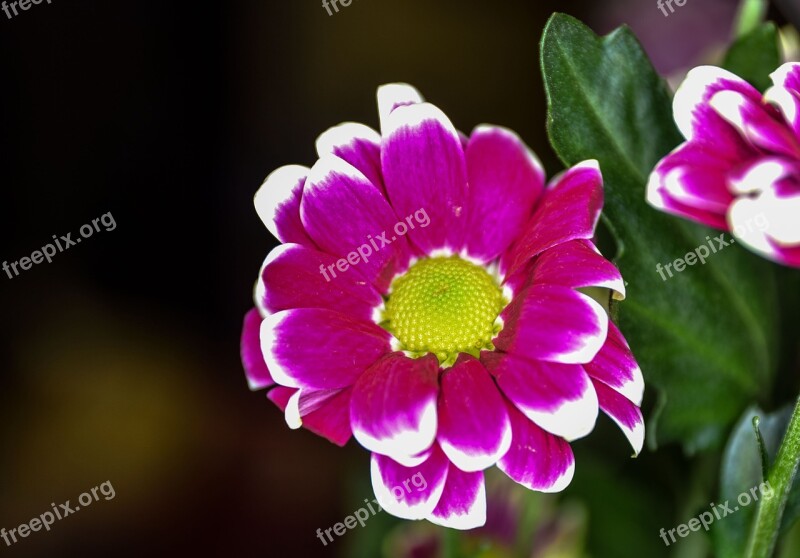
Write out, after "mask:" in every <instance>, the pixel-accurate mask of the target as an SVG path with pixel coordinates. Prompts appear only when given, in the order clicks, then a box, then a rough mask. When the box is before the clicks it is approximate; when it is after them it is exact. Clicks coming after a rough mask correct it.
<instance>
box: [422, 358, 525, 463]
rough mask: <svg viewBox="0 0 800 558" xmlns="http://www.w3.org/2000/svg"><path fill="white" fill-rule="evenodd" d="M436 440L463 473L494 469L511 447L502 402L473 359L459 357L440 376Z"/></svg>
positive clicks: (491, 382)
mask: <svg viewBox="0 0 800 558" xmlns="http://www.w3.org/2000/svg"><path fill="white" fill-rule="evenodd" d="M438 410H439V433H438V436H437V439H438V441H439V445H440V446H441V447H442V450H443V451H444V453H445V455H447V457H448V458H449V459H450V461H452V462H453V463H454V464H455V465H456V466H457V467H459V468H460V469H461V470H463V471H482V470H483V469H486V468H487V467H491V466H492V465H494V464H495V463H496V462H497V460H498V459H499V458H500V457H502V456H503V454H504V453H505V452H506V451H508V447H509V445H510V444H511V423H510V422H509V420H508V412H507V411H506V406H505V401H503V398H502V396H501V395H500V393H499V392H498V391H497V386H495V385H494V382H493V381H492V378H491V376H489V373H488V372H487V371H486V369H485V368H484V367H483V365H482V364H481V363H480V362H479V361H477V360H476V359H475V358H473V357H468V356H467V355H461V357H459V361H458V362H456V364H455V366H453V367H452V368H451V369H449V370H445V372H444V374H443V375H442V389H441V394H440V396H439V407H438Z"/></svg>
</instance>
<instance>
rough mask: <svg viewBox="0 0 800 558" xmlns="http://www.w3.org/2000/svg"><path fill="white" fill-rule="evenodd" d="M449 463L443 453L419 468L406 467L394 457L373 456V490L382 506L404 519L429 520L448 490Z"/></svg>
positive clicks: (431, 456)
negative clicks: (446, 484)
mask: <svg viewBox="0 0 800 558" xmlns="http://www.w3.org/2000/svg"><path fill="white" fill-rule="evenodd" d="M448 469H449V462H448V461H447V457H445V455H444V453H442V450H440V449H439V448H438V447H435V446H434V448H433V451H432V452H431V455H430V457H429V458H428V459H427V460H426V461H425V462H423V463H421V464H420V465H417V466H415V467H404V466H403V465H400V464H399V463H397V462H396V461H393V460H392V459H391V458H389V457H387V456H385V455H380V454H377V453H373V454H372V463H371V473H372V489H373V490H374V491H375V497H376V498H377V500H378V504H380V506H381V507H382V508H383V509H385V510H386V511H388V512H389V513H391V514H392V515H394V516H397V517H400V518H402V519H425V518H426V517H428V516H429V515H430V514H431V513H432V512H433V510H434V508H436V504H438V503H439V499H440V498H441V497H442V492H443V491H444V485H445V481H446V480H447V475H448Z"/></svg>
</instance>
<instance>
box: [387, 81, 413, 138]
mask: <svg viewBox="0 0 800 558" xmlns="http://www.w3.org/2000/svg"><path fill="white" fill-rule="evenodd" d="M423 102H424V99H423V98H422V94H421V93H420V92H419V91H417V89H416V88H415V87H413V86H411V85H408V84H407V83H388V84H386V85H382V86H380V87H378V116H379V117H380V122H381V131H382V132H383V133H384V135H385V134H386V125H387V120H388V118H389V115H390V114H392V112H393V111H394V109H396V108H397V107H405V106H408V105H416V104H419V103H423Z"/></svg>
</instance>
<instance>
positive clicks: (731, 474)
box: [711, 405, 800, 558]
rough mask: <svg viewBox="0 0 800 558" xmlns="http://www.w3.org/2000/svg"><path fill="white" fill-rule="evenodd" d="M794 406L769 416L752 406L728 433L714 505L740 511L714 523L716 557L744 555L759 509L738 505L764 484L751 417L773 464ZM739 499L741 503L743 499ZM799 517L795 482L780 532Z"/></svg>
mask: <svg viewBox="0 0 800 558" xmlns="http://www.w3.org/2000/svg"><path fill="white" fill-rule="evenodd" d="M793 407H794V405H788V406H786V407H784V408H782V409H781V410H779V411H776V412H774V413H771V414H766V413H764V412H763V411H761V410H760V409H759V408H757V407H751V408H749V409H748V410H747V411H745V413H744V415H742V418H741V420H740V421H739V423H738V424H737V425H736V428H735V429H734V431H733V433H732V434H731V437H730V440H729V441H728V445H727V447H726V448H725V454H724V456H723V459H722V470H721V472H720V496H719V499H718V500H717V502H718V503H725V502H728V503H729V507H730V508H731V509H732V510H733V509H735V507H736V506H738V507H739V510H738V511H736V512H735V513H733V514H730V515H728V516H727V517H725V521H720V522H718V523H716V522H715V523H714V525H713V527H712V529H711V532H712V535H713V537H714V546H715V548H716V551H717V556H718V558H740V557H741V556H742V555H743V554H744V551H745V548H746V546H747V541H748V538H749V536H750V529H751V526H752V524H753V519H754V518H755V515H756V511H757V509H758V508H757V506H756V505H755V504H754V503H750V504H749V505H747V506H742V505H740V504H741V503H740V502H738V498H739V496H740V495H741V494H744V493H747V494H749V495H750V496H752V495H753V494H752V493H751V492H750V490H751V489H752V488H756V487H759V486H760V484H761V483H762V482H764V479H763V475H762V474H761V456H760V451H759V446H758V441H757V438H756V435H755V433H754V432H753V426H752V419H753V417H754V416H758V417H759V418H760V421H759V430H760V431H761V436H762V439H763V441H764V446H765V448H766V450H767V454H768V456H769V460H770V463H772V462H773V461H774V460H775V455H776V454H777V452H778V448H779V447H780V444H781V440H782V439H783V435H784V433H785V432H786V427H787V425H788V424H789V419H790V418H791V416H792V409H793ZM756 494H758V495H759V500H760V498H761V490H760V489H758V490H756ZM742 498H743V501H744V497H743V496H742ZM798 517H800V483H798V482H797V481H795V483H794V485H793V487H792V491H791V493H790V494H789V500H788V502H787V504H786V509H785V510H784V515H783V521H782V523H781V526H782V527H781V530H782V531H786V530H788V529H789V528H791V527H792V525H793V524H794V522H795V521H796V520H797V519H798Z"/></svg>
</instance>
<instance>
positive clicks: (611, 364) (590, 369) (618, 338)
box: [583, 321, 644, 405]
mask: <svg viewBox="0 0 800 558" xmlns="http://www.w3.org/2000/svg"><path fill="white" fill-rule="evenodd" d="M583 367H584V368H585V369H586V372H587V373H588V374H589V376H591V377H592V378H593V379H595V380H599V381H601V382H603V383H604V384H606V385H608V386H610V387H612V388H614V389H615V390H616V391H618V392H619V393H621V394H622V395H624V396H625V397H627V398H628V399H629V400H630V401H632V402H633V403H634V404H636V405H641V403H642V396H643V395H644V378H642V370H641V369H640V368H639V364H638V363H637V362H636V359H635V358H634V356H633V353H631V349H630V347H629V346H628V342H627V341H625V338H624V337H623V336H622V332H620V330H619V328H617V326H616V325H614V323H613V322H611V321H609V322H608V337H607V338H606V342H605V344H603V348H601V349H600V352H598V353H597V356H595V357H594V360H592V362H590V363H588V364H584V366H583Z"/></svg>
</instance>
